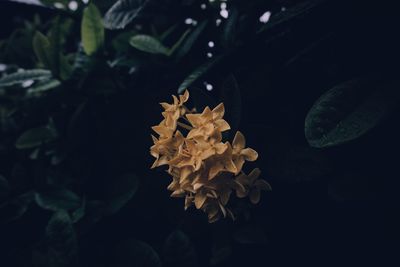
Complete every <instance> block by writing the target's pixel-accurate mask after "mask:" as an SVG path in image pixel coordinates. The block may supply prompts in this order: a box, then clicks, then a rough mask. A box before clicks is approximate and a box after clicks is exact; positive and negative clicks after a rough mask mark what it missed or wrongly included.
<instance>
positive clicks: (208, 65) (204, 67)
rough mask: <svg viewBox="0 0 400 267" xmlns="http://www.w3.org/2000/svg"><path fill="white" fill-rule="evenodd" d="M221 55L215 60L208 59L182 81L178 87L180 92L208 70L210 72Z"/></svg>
mask: <svg viewBox="0 0 400 267" xmlns="http://www.w3.org/2000/svg"><path fill="white" fill-rule="evenodd" d="M220 59H221V57H216V58H215V59H213V60H210V61H207V62H206V63H204V64H203V65H200V66H199V67H198V68H196V69H195V70H194V71H193V72H192V73H191V74H190V75H189V76H188V77H186V79H185V80H184V81H183V82H182V83H181V85H180V86H179V88H178V93H179V94H181V93H183V92H184V91H185V90H186V89H188V87H189V86H190V85H191V84H192V83H194V82H195V81H196V80H197V79H198V78H200V77H201V76H203V75H204V74H205V73H206V72H208V71H209V70H210V69H211V68H212V67H213V66H214V65H215V64H216V63H217V62H219V60H220Z"/></svg>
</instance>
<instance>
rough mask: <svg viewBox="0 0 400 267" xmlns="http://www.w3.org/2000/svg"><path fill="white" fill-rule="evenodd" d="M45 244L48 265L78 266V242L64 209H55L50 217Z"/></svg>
mask: <svg viewBox="0 0 400 267" xmlns="http://www.w3.org/2000/svg"><path fill="white" fill-rule="evenodd" d="M46 244H47V260H48V266H50V267H72V266H78V242H77V238H76V234H75V231H74V228H73V226H72V221H71V218H70V217H69V215H68V213H67V212H66V211H62V210H61V211H57V212H56V213H54V215H53V216H52V217H51V218H50V220H49V222H48V224H47V227H46Z"/></svg>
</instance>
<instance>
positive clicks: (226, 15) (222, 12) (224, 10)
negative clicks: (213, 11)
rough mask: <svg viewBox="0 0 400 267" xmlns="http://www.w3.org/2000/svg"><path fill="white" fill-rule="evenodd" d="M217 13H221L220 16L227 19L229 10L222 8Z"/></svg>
mask: <svg viewBox="0 0 400 267" xmlns="http://www.w3.org/2000/svg"><path fill="white" fill-rule="evenodd" d="M219 14H220V15H221V17H223V18H224V19H227V18H228V17H229V12H228V10H226V9H222V10H221V11H220V12H219Z"/></svg>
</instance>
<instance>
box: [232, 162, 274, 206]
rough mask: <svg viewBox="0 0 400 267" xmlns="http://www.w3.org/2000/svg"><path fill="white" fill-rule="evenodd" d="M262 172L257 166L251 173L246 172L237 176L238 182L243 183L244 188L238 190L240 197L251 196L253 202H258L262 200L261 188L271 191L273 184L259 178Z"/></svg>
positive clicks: (237, 193)
mask: <svg viewBox="0 0 400 267" xmlns="http://www.w3.org/2000/svg"><path fill="white" fill-rule="evenodd" d="M260 174H261V171H260V169H258V168H255V169H254V170H252V171H251V172H250V173H249V175H246V174H245V173H242V174H240V175H239V176H237V177H236V182H237V183H238V184H241V185H242V186H243V188H244V190H237V191H236V195H237V196H238V197H239V198H243V197H246V196H249V198H250V201H251V203H253V204H257V203H258V202H259V201H260V193H261V190H264V191H271V186H270V185H269V183H267V182H266V181H265V180H263V179H257V178H258V177H259V176H260Z"/></svg>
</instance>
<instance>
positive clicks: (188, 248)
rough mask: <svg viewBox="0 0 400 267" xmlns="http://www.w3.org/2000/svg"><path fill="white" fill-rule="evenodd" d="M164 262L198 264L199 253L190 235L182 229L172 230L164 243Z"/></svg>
mask: <svg viewBox="0 0 400 267" xmlns="http://www.w3.org/2000/svg"><path fill="white" fill-rule="evenodd" d="M163 262H164V263H165V265H166V266H171V267H172V266H173V267H186V266H188V267H193V266H198V259H197V254H196V251H195V249H194V246H193V244H192V242H191V241H190V239H189V237H188V236H187V235H186V234H185V233H184V232H182V231H180V230H177V231H174V232H172V233H171V234H170V235H169V236H168V237H167V239H166V240H165V243H164V248H163Z"/></svg>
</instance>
